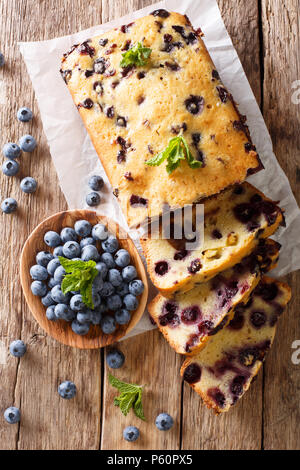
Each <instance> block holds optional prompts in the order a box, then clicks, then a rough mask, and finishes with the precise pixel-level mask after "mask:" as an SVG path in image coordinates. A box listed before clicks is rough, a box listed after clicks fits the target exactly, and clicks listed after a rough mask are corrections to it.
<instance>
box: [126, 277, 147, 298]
mask: <svg viewBox="0 0 300 470" xmlns="http://www.w3.org/2000/svg"><path fill="white" fill-rule="evenodd" d="M129 292H130V294H133V295H141V294H142V293H143V292H144V283H143V281H141V280H140V279H135V280H134V281H131V282H130V283H129Z"/></svg>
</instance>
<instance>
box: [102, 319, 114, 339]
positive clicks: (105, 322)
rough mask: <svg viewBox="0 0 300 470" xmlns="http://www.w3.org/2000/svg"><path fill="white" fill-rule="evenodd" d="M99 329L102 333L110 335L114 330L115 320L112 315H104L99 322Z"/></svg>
mask: <svg viewBox="0 0 300 470" xmlns="http://www.w3.org/2000/svg"><path fill="white" fill-rule="evenodd" d="M100 326H101V329H102V331H103V333H104V334H106V335H111V334H113V333H114V332H115V331H116V321H115V319H114V317H111V316H109V315H106V316H105V317H103V318H102V320H101V322H100Z"/></svg>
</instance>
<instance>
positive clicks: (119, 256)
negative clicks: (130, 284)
mask: <svg viewBox="0 0 300 470" xmlns="http://www.w3.org/2000/svg"><path fill="white" fill-rule="evenodd" d="M115 263H116V265H117V266H119V268H125V266H128V264H129V263H130V254H129V253H128V251H127V250H123V249H122V250H119V251H117V253H116V254H115Z"/></svg>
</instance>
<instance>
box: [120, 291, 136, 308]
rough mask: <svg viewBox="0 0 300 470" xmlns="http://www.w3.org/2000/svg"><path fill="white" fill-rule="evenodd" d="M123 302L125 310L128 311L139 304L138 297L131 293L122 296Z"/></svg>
mask: <svg viewBox="0 0 300 470" xmlns="http://www.w3.org/2000/svg"><path fill="white" fill-rule="evenodd" d="M123 302H124V305H125V307H126V308H127V310H130V311H132V310H136V309H137V308H138V306H139V301H138V299H137V298H136V297H135V296H134V295H132V294H127V295H125V297H124V298H123Z"/></svg>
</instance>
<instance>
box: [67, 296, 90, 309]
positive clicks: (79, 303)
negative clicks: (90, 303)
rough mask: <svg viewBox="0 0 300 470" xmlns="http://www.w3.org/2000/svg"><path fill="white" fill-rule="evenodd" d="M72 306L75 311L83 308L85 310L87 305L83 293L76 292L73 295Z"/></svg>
mask: <svg viewBox="0 0 300 470" xmlns="http://www.w3.org/2000/svg"><path fill="white" fill-rule="evenodd" d="M70 307H71V309H72V310H74V312H80V311H81V310H85V308H86V305H85V303H84V302H83V300H82V295H81V294H76V295H73V297H71V300H70Z"/></svg>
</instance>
